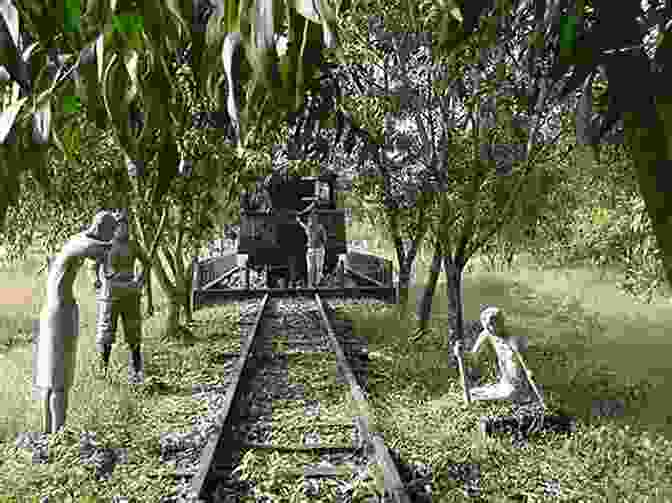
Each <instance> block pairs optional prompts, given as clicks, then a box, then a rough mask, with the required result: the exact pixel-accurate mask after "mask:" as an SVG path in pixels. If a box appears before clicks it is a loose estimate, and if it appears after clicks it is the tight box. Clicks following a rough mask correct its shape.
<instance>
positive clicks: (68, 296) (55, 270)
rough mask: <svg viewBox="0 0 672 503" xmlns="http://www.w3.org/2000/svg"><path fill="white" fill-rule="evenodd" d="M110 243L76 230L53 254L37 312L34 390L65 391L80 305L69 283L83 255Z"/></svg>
mask: <svg viewBox="0 0 672 503" xmlns="http://www.w3.org/2000/svg"><path fill="white" fill-rule="evenodd" d="M108 249H109V244H108V243H107V242H105V241H98V240H96V239H93V238H91V237H89V236H87V235H86V234H85V233H81V234H77V235H76V236H74V237H73V238H72V239H70V240H69V241H68V242H67V243H66V244H65V246H64V247H63V249H62V250H61V252H60V253H59V254H58V255H57V256H56V257H55V258H54V260H53V261H52V263H51V265H50V267H49V273H48V275H47V302H46V304H45V306H44V308H43V309H42V312H41V314H40V335H39V340H38V345H37V358H36V366H35V367H36V368H35V372H36V375H35V376H34V384H35V386H36V388H37V390H36V391H39V392H41V391H46V390H49V389H51V390H54V391H67V390H68V389H69V388H70V387H71V386H72V383H73V380H74V373H75V367H76V363H77V362H76V355H77V337H78V336H79V307H78V306H77V302H76V300H75V297H74V294H73V291H72V285H73V283H74V281H75V278H76V277H77V272H78V271H79V269H80V267H81V266H82V264H83V262H84V259H85V258H97V257H101V256H103V255H104V254H105V252H106V251H107V250H108Z"/></svg>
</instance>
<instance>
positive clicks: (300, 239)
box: [237, 174, 348, 288]
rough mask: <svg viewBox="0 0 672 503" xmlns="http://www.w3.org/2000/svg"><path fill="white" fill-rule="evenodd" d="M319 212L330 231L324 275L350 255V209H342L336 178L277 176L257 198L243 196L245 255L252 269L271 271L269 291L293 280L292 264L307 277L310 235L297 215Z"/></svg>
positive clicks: (242, 252) (260, 189) (254, 194)
mask: <svg viewBox="0 0 672 503" xmlns="http://www.w3.org/2000/svg"><path fill="white" fill-rule="evenodd" d="M313 205H315V206H316V208H317V213H318V218H319V221H320V223H321V224H322V225H323V226H324V227H325V229H326V231H327V244H326V247H325V248H326V250H325V251H326V253H325V260H324V269H325V270H324V271H323V272H324V273H327V274H328V273H329V272H330V271H332V270H333V269H334V268H335V267H336V266H337V264H338V257H339V255H341V254H346V253H347V251H348V250H347V242H346V233H345V210H342V209H338V208H337V205H336V175H333V174H326V175H322V176H318V177H298V176H288V175H274V176H271V177H269V178H267V179H266V180H265V183H264V184H263V185H262V186H260V187H257V190H255V191H253V192H252V193H249V192H245V193H243V194H242V196H241V212H240V234H239V236H238V238H239V239H238V249H237V253H238V254H239V255H246V256H247V257H248V262H247V266H248V267H249V268H251V269H254V270H256V271H262V270H265V271H266V272H267V276H266V277H267V281H268V284H267V286H268V287H269V288H275V287H278V286H280V285H281V280H284V283H285V284H287V283H288V281H289V279H290V278H289V273H290V271H289V265H290V261H294V263H295V264H296V276H297V277H296V278H295V279H299V280H303V281H304V283H305V278H306V276H307V264H306V241H307V239H306V235H305V232H304V230H303V228H302V227H301V226H300V225H299V224H298V223H297V221H296V216H297V215H303V217H302V219H303V221H304V223H305V216H307V212H308V211H310V210H311V208H312V206H313Z"/></svg>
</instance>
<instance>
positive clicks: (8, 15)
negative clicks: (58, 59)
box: [0, 0, 31, 93]
mask: <svg viewBox="0 0 672 503" xmlns="http://www.w3.org/2000/svg"><path fill="white" fill-rule="evenodd" d="M20 47H21V46H20V42H19V15H18V12H17V10H16V7H14V5H13V4H12V2H11V1H9V0H4V1H1V2H0V65H2V66H4V67H5V69H6V71H7V73H9V75H10V76H11V77H12V79H14V81H15V82H17V83H18V84H19V85H20V86H21V88H22V89H23V90H24V91H25V92H26V93H29V92H30V90H31V82H30V80H29V75H28V67H27V65H26V64H25V62H24V61H23V60H22V59H21V51H20Z"/></svg>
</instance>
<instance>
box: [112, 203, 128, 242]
mask: <svg viewBox="0 0 672 503" xmlns="http://www.w3.org/2000/svg"><path fill="white" fill-rule="evenodd" d="M116 218H117V228H116V230H115V233H114V237H115V238H116V239H119V240H121V241H128V234H129V230H128V212H127V211H126V210H120V211H118V212H117V214H116Z"/></svg>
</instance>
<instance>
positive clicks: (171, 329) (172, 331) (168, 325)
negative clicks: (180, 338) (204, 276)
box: [161, 295, 181, 340]
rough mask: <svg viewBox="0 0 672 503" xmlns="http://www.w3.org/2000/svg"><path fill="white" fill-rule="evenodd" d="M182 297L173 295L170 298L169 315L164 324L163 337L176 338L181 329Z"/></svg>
mask: <svg viewBox="0 0 672 503" xmlns="http://www.w3.org/2000/svg"><path fill="white" fill-rule="evenodd" d="M180 307H181V302H180V297H179V296H178V295H171V296H170V297H169V300H168V315H167V316H166V322H165V324H164V326H163V334H161V338H162V339H167V340H174V339H176V338H177V335H178V334H179V331H180Z"/></svg>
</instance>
